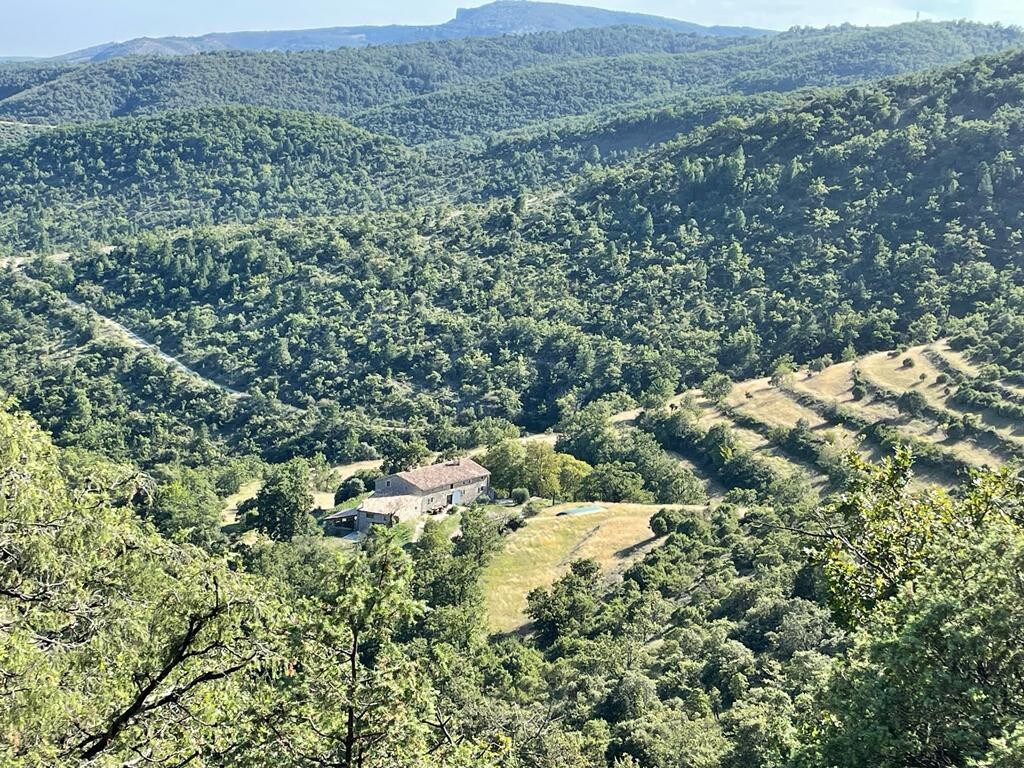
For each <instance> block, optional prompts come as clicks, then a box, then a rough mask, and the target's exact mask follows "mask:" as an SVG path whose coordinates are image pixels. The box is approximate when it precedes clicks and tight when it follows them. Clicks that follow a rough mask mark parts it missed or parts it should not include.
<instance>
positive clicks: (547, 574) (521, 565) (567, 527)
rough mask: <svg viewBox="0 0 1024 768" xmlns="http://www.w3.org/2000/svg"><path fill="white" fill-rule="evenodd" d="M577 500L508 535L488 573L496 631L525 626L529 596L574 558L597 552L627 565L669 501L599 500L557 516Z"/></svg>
mask: <svg viewBox="0 0 1024 768" xmlns="http://www.w3.org/2000/svg"><path fill="white" fill-rule="evenodd" d="M578 506H581V505H580V504H575V503H571V504H559V505H557V506H554V507H549V508H548V509H545V510H544V511H543V512H541V514H539V515H538V516H537V517H533V518H530V520H529V521H528V522H527V525H526V527H524V528H520V529H519V530H518V531H516V532H515V533H513V534H512V535H510V536H509V537H508V538H507V539H506V540H505V548H504V550H502V552H500V553H499V554H498V555H496V556H495V558H494V560H493V561H492V562H491V564H490V565H489V566H488V567H487V570H486V571H485V572H484V576H483V587H484V594H485V595H486V602H487V616H488V623H489V625H490V628H491V630H492V631H495V632H509V631H513V630H515V629H517V628H519V627H521V626H522V625H523V623H524V621H525V614H524V611H525V609H526V596H527V595H528V594H529V593H530V591H531V590H533V589H535V588H536V587H543V586H548V585H550V584H552V583H553V582H554V581H556V580H557V579H558V578H559V577H560V576H562V574H564V573H565V572H566V571H567V570H568V569H569V564H570V563H571V562H572V561H573V560H578V559H580V558H586V557H589V558H593V559H594V560H596V561H597V562H598V563H600V564H601V567H602V568H604V569H605V570H606V571H608V570H612V571H614V570H622V569H623V568H625V567H626V566H628V565H629V564H630V563H632V562H633V561H634V560H635V559H636V558H637V557H638V556H640V555H641V554H642V553H643V551H644V550H646V549H647V548H648V547H649V546H651V545H653V543H654V540H653V538H652V535H651V529H650V527H649V521H650V519H651V517H652V516H653V515H654V513H655V512H657V511H658V510H659V509H661V508H662V506H664V505H648V504H600V506H602V507H604V511H601V512H594V513H591V514H585V515H566V516H563V517H559V516H558V513H559V512H561V511H564V510H567V509H572V508H575V507H578Z"/></svg>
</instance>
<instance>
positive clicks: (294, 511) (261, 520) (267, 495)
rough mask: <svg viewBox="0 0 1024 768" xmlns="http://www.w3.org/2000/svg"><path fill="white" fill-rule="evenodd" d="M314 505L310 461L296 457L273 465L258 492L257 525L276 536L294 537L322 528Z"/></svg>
mask: <svg viewBox="0 0 1024 768" xmlns="http://www.w3.org/2000/svg"><path fill="white" fill-rule="evenodd" d="M312 508H313V493H312V491H311V490H310V474H309V465H308V464H307V463H306V461H305V460H303V459H292V460H291V461H288V462H286V463H284V464H282V465H280V466H278V467H275V468H274V469H272V470H271V471H270V474H269V475H268V477H267V479H266V482H265V483H264V484H263V487H262V488H260V490H259V493H257V494H256V499H255V513H256V519H255V526H256V528H258V529H259V530H261V531H263V532H264V533H266V534H267V535H268V536H270V537H271V538H272V539H277V540H278V541H291V540H292V539H293V538H294V537H296V536H299V535H303V534H309V533H313V532H316V531H317V530H318V527H317V525H316V521H315V520H314V519H313V516H312V515H311V514H310V510H311V509H312Z"/></svg>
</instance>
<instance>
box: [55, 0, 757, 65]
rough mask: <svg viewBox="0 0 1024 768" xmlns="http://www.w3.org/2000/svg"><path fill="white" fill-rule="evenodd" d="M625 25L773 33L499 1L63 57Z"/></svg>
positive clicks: (116, 46) (339, 44) (137, 43)
mask: <svg viewBox="0 0 1024 768" xmlns="http://www.w3.org/2000/svg"><path fill="white" fill-rule="evenodd" d="M623 24H629V25H635V26H644V27H651V28H653V29H668V30H671V31H674V32H690V33H693V34H701V35H709V36H725V37H746V36H760V35H764V34H769V31H768V30H762V29H753V28H751V27H725V26H712V27H705V26H702V25H700V24H693V23H691V22H687V21H679V20H677V19H669V18H664V17H661V16H650V15H647V14H642V13H626V12H621V11H608V10H605V9H602V8H591V7H588V6H582V5H566V4H563V3H545V2H532V0H496V2H492V3H488V4H487V5H483V6H480V7H478V8H460V9H459V10H458V11H457V12H456V15H455V18H454V19H452V20H451V21H447V22H445V23H443V24H436V25H426V26H401V25H391V26H377V27H375V26H362V27H327V28H323V29H300V30H288V31H266V32H218V33H211V34H207V35H201V36H198V37H157V38H152V37H140V38H136V39H134V40H128V41H125V42H120V43H105V44H102V45H97V46H93V47H91V48H85V49H82V50H79V51H74V52H72V53H69V54H66V55H65V56H61V57H59V58H60V59H63V60H65V61H70V62H80V63H82V62H96V61H107V60H109V59H115V58H121V57H124V56H134V55H151V56H153V55H155V56H180V55H188V54H195V53H208V52H212V51H308V50H333V49H335V48H356V47H362V46H367V45H394V44H401V43H416V42H429V41H438V40H456V39H461V38H466V37H497V36H500V35H520V34H529V33H531V32H567V31H569V30H573V29H589V28H595V27H611V26H618V25H623Z"/></svg>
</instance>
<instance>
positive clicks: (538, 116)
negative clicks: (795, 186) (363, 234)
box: [351, 23, 1024, 144]
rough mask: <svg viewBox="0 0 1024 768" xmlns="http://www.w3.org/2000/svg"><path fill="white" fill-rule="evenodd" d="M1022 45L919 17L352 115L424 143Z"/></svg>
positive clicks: (643, 58)
mask: <svg viewBox="0 0 1024 768" xmlns="http://www.w3.org/2000/svg"><path fill="white" fill-rule="evenodd" d="M1021 43H1024V33H1022V31H1021V30H1018V29H1002V28H995V27H988V26H985V25H981V24H965V23H950V24H945V23H941V24H934V23H914V24H903V25H898V26H894V27H883V28H877V29H875V28H865V29H860V28H854V27H847V28H840V29H827V30H810V31H795V32H792V33H787V34H784V35H778V36H775V37H771V38H767V39H765V40H754V41H738V42H737V44H735V45H730V46H726V47H722V48H716V49H711V50H697V51H693V52H689V53H680V54H676V55H665V54H633V55H623V56H616V57H605V58H602V59H580V60H574V61H566V62H560V63H557V64H550V65H545V66H541V67H533V68H524V69H521V70H518V71H516V72H512V73H509V74H503V75H501V76H498V77H494V78H490V79H487V80H481V81H478V82H476V83H472V84H469V85H460V86H458V87H448V88H443V89H440V90H437V91H434V92H432V93H427V94H423V95H419V96H413V97H409V98H406V99H402V100H399V101H396V102H394V103H391V104H388V105H384V106H380V107H375V108H372V109H369V110H366V111H364V112H360V113H356V114H355V115H352V116H351V119H352V121H353V122H354V123H355V124H357V125H360V126H362V127H364V128H366V129H367V130H370V131H373V132H375V133H382V134H389V135H394V136H398V137H399V138H401V139H402V140H403V141H404V142H406V143H408V144H419V143H425V142H430V141H437V140H439V139H445V138H457V137H460V136H472V135H483V134H487V133H490V132H494V131H504V130H509V129H515V128H520V127H523V126H525V125H530V124H532V123H538V122H543V121H546V120H551V119H556V118H561V117H565V116H568V115H580V114H586V113H588V112H591V111H594V110H600V109H608V108H610V107H613V106H616V105H619V106H626V105H630V104H631V103H634V102H637V101H641V100H643V101H644V102H646V103H652V102H654V103H656V102H657V101H658V100H659V99H661V100H663V99H665V98H671V97H676V96H679V95H685V96H689V97H691V98H693V97H697V96H707V95H716V96H717V95H723V94H726V93H736V92H739V93H757V92H764V91H790V90H794V89H797V88H802V87H808V86H826V85H838V84H844V83H852V82H857V81H862V80H869V79H874V78H879V77H885V76H889V75H896V74H901V73H906V72H913V71H917V70H924V69H930V68H934V67H938V66H945V65H948V64H951V63H955V62H959V61H962V60H963V59H964V58H966V57H970V56H972V55H977V54H979V53H989V52H994V51H999V50H1003V49H1005V48H1008V47H1011V46H1015V45H1020V44H1021Z"/></svg>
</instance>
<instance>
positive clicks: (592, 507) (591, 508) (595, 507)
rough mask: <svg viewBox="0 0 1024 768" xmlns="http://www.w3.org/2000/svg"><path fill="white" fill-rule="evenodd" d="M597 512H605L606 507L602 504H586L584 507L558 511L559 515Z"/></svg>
mask: <svg viewBox="0 0 1024 768" xmlns="http://www.w3.org/2000/svg"><path fill="white" fill-rule="evenodd" d="M595 512H604V507H602V506H601V505H600V504H584V505H583V506H582V507H572V508H571V509H566V510H563V511H561V512H559V513H558V516H559V517H561V516H562V515H592V514H594V513H595Z"/></svg>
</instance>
